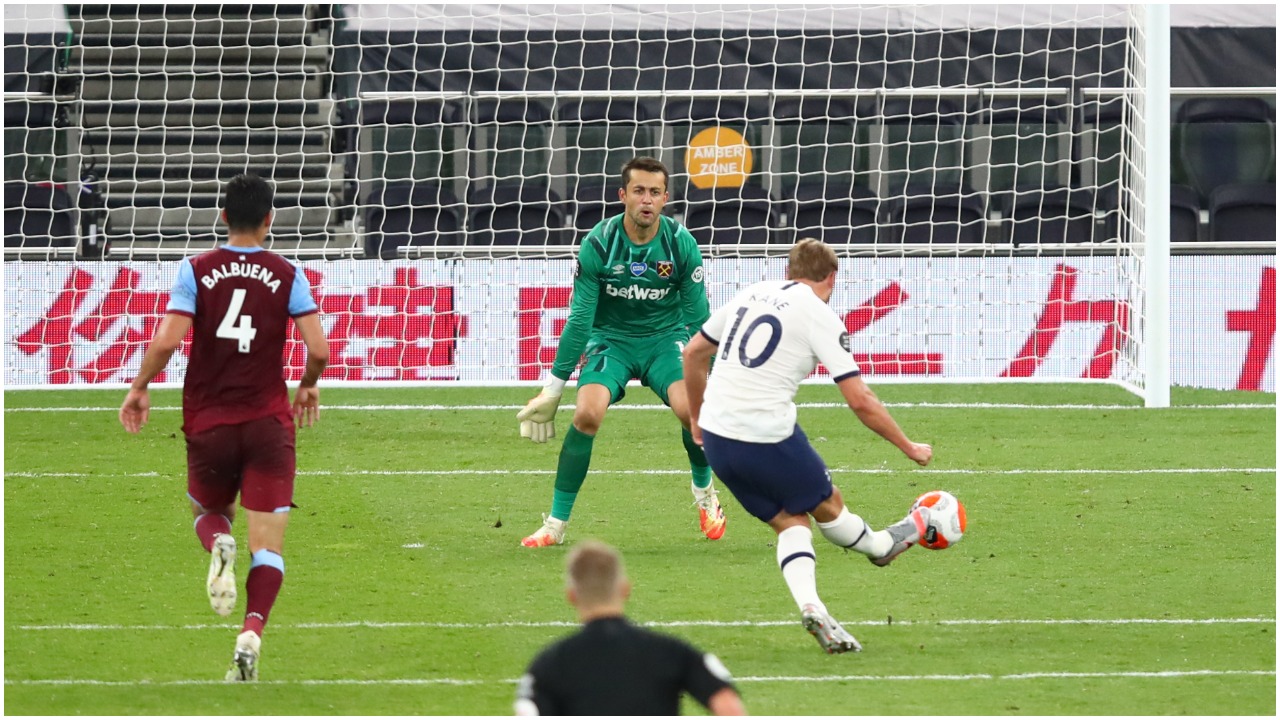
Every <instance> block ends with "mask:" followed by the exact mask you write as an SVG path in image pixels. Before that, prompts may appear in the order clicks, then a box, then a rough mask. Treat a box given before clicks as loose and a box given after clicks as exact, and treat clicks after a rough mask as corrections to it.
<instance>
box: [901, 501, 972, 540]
mask: <svg viewBox="0 0 1280 720" xmlns="http://www.w3.org/2000/svg"><path fill="white" fill-rule="evenodd" d="M921 506H924V507H927V508H929V509H930V510H932V512H931V513H930V514H929V524H928V525H927V526H926V527H925V529H924V536H923V537H921V538H920V546H921V547H926V548H929V549H930V550H945V549H947V548H949V547H951V546H952V545H955V544H956V543H958V542H960V538H962V537H964V529H965V524H966V520H965V515H964V505H962V504H961V503H960V501H959V500H957V499H956V496H955V495H952V494H951V493H949V492H947V491H945V490H930V491H929V492H927V493H925V494H923V495H921V496H920V497H918V498H916V501H915V503H914V504H912V506H911V509H912V510H915V509H916V508H918V507H921Z"/></svg>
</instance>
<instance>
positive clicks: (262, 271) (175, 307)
mask: <svg viewBox="0 0 1280 720" xmlns="http://www.w3.org/2000/svg"><path fill="white" fill-rule="evenodd" d="M316 311H317V308H316V304H315V301H314V299H312V297H311V291H310V287H309V285H308V283H307V281H306V278H305V276H303V275H302V273H301V272H299V271H298V269H297V267H295V266H294V265H293V263H291V262H289V261H288V260H286V259H284V258H283V257H280V256H279V255H276V254H274V253H271V252H267V251H265V250H261V249H257V248H252V249H250V248H231V247H228V246H223V247H220V248H218V249H216V250H211V251H209V252H207V253H203V254H201V255H198V256H196V257H194V258H191V259H190V260H189V261H184V262H183V265H182V267H181V268H180V269H179V271H178V281H177V283H176V284H175V286H174V290H173V293H172V295H171V298H170V302H169V308H168V312H175V313H181V314H185V315H190V316H191V317H192V318H193V327H192V339H191V354H190V359H189V360H188V362H187V373H186V380H185V382H184V384H183V388H182V421H183V422H182V430H183V432H184V433H186V434H188V435H192V434H196V433H199V432H203V431H204V430H208V429H209V428H211V427H215V426H218V425H228V424H235V423H243V422H248V421H250V420H257V419H258V418H262V417H267V416H271V415H275V416H279V417H282V418H284V419H286V420H287V419H288V418H289V417H290V408H289V391H288V389H287V388H286V387H285V381H284V359H283V358H284V344H285V340H286V338H287V337H288V331H289V319H290V317H291V316H292V317H297V316H301V315H306V314H308V313H312V312H316Z"/></svg>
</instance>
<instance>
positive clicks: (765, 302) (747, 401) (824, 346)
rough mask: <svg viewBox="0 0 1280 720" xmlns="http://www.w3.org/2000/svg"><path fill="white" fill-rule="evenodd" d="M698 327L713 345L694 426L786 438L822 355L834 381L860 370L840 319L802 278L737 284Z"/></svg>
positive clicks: (730, 434) (754, 437)
mask: <svg viewBox="0 0 1280 720" xmlns="http://www.w3.org/2000/svg"><path fill="white" fill-rule="evenodd" d="M702 334H703V336H705V337H706V338H707V339H708V340H710V341H711V342H713V343H715V344H716V345H717V346H718V348H717V349H716V355H715V361H714V363H713V364H712V367H711V377H710V378H709V379H708V380H707V392H706V396H705V398H704V400H703V405H702V412H701V414H700V415H699V417H698V425H699V426H701V427H702V428H703V429H704V430H709V431H711V432H713V433H715V434H716V435H720V436H722V437H727V438H732V439H734V440H741V441H743V442H756V443H772V442H780V441H782V440H786V439H787V438H789V437H791V434H792V433H793V432H795V424H796V404H795V397H796V389H797V388H798V387H799V386H800V381H801V380H804V379H805V378H806V377H808V376H809V374H810V373H812V372H813V370H814V368H815V367H817V364H818V363H819V362H820V363H822V364H823V365H825V366H826V368H827V371H828V372H830V373H831V377H832V379H833V380H834V381H835V382H839V381H841V380H843V379H845V378H847V377H850V376H853V375H857V374H858V373H859V370H858V364H857V363H856V362H854V360H853V355H851V354H850V352H849V333H848V332H847V331H846V330H845V326H844V322H843V321H842V320H841V319H840V317H839V316H838V315H836V313H835V311H834V310H832V309H831V307H830V306H829V305H827V304H826V303H825V302H823V301H822V300H821V299H820V298H819V297H818V296H817V295H816V294H814V292H813V289H812V288H810V287H809V286H808V285H805V284H804V283H801V282H795V281H792V280H769V281H765V282H761V283H756V284H755V285H752V286H751V287H748V288H746V289H745V290H742V291H741V292H739V293H738V294H737V295H735V296H734V298H733V300H730V301H729V302H728V303H727V304H726V305H724V306H723V307H721V308H720V309H719V310H717V311H716V312H715V313H713V314H712V315H711V318H710V319H709V320H707V323H706V324H705V325H703V326H702Z"/></svg>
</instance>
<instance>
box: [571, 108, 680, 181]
mask: <svg viewBox="0 0 1280 720" xmlns="http://www.w3.org/2000/svg"><path fill="white" fill-rule="evenodd" d="M648 105H649V102H648V101H647V100H645V99H641V98H631V99H618V98H611V99H606V100H592V99H580V100H572V101H566V102H565V103H564V104H561V105H558V106H557V107H556V123H557V125H558V126H560V127H562V128H564V133H565V141H564V147H565V157H566V159H567V161H568V172H569V176H570V177H571V178H575V180H576V182H577V183H578V184H585V185H587V186H591V187H594V186H598V185H601V184H604V185H613V186H614V187H617V186H619V185H620V184H621V183H620V179H619V175H620V173H621V172H622V167H623V166H624V165H626V164H627V162H628V161H630V160H631V158H633V157H635V156H637V155H649V156H652V157H658V156H659V155H660V154H661V149H660V148H659V145H660V143H659V141H658V135H659V127H658V124H657V122H656V118H653V117H652V116H651V115H650V111H649V110H648ZM569 194H570V196H575V197H576V196H579V194H580V193H579V192H578V191H577V190H576V189H573V188H571V189H570V193H569Z"/></svg>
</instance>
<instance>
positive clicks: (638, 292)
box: [604, 285, 671, 300]
mask: <svg viewBox="0 0 1280 720" xmlns="http://www.w3.org/2000/svg"><path fill="white" fill-rule="evenodd" d="M604 291H605V292H606V293H608V294H610V295H612V296H614V297H620V298H626V299H627V300H661V299H662V298H664V297H666V296H667V293H669V292H671V288H642V287H639V286H637V285H628V286H626V287H625V288H622V289H618V288H616V287H614V286H612V285H605V286H604Z"/></svg>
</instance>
